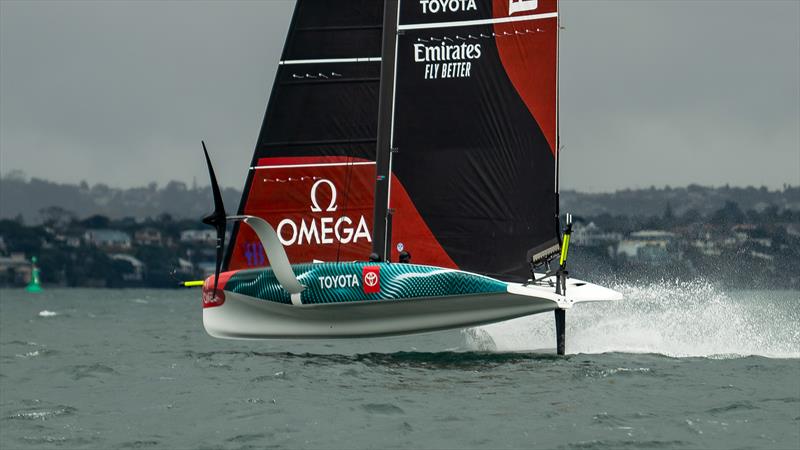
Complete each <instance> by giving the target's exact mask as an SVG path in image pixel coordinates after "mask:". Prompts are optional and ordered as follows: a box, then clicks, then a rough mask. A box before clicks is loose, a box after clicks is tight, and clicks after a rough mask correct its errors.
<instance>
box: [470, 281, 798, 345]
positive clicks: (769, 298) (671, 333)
mask: <svg viewBox="0 0 800 450" xmlns="http://www.w3.org/2000/svg"><path fill="white" fill-rule="evenodd" d="M611 287H612V288H613V289H615V290H617V291H620V292H622V293H623V294H625V300H623V301H621V302H610V303H588V304H579V305H577V306H575V307H573V308H572V309H570V310H568V311H567V353H572V354H575V353H605V352H624V353H659V354H663V355H667V356H673V357H689V356H700V357H736V356H747V355H759V356H766V357H770V358H800V298H797V297H798V294H797V292H786V291H775V292H771V291H738V292H731V293H726V292H724V291H723V290H722V289H720V288H719V287H717V286H716V285H714V284H713V283H710V282H707V281H701V280H698V281H664V282H661V283H656V284H647V285H636V284H630V283H618V284H616V285H612V286H611ZM464 336H465V338H466V340H467V346H468V347H469V348H471V349H474V350H483V351H526V350H534V349H541V348H553V347H554V346H555V325H554V320H553V315H552V314H540V315H536V316H530V317H524V318H520V319H515V320H511V321H508V322H502V323H498V324H492V325H487V326H483V327H477V328H473V329H470V330H466V331H465V333H464Z"/></svg>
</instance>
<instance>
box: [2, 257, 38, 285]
mask: <svg viewBox="0 0 800 450" xmlns="http://www.w3.org/2000/svg"><path fill="white" fill-rule="evenodd" d="M30 281H31V262H30V261H29V260H28V258H26V257H25V254H24V253H17V252H14V253H12V254H11V255H9V256H0V286H21V285H24V284H26V283H28V282H30Z"/></svg>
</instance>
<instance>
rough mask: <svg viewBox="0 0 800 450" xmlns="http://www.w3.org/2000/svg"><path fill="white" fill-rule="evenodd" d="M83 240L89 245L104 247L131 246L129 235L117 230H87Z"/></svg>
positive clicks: (119, 247) (120, 247)
mask: <svg viewBox="0 0 800 450" xmlns="http://www.w3.org/2000/svg"><path fill="white" fill-rule="evenodd" d="M83 240H84V241H86V243H87V244H89V245H94V246H95V247H100V248H104V249H128V248H131V237H130V235H129V234H128V233H125V232H122V231H118V230H108V229H100V230H87V231H86V233H84V235H83Z"/></svg>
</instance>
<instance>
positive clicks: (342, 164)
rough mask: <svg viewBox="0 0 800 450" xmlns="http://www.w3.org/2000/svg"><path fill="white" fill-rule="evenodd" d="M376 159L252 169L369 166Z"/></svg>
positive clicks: (254, 167)
mask: <svg viewBox="0 0 800 450" xmlns="http://www.w3.org/2000/svg"><path fill="white" fill-rule="evenodd" d="M374 164H375V161H357V162H341V163H318V164H282V165H277V166H253V167H251V168H250V170H254V169H293V168H295V167H336V166H369V165H374Z"/></svg>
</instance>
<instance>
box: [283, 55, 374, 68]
mask: <svg viewBox="0 0 800 450" xmlns="http://www.w3.org/2000/svg"><path fill="white" fill-rule="evenodd" d="M380 60H381V57H380V56H370V57H366V58H327V59H286V60H283V61H281V62H280V63H279V64H280V65H282V66H283V65H288V64H331V63H353V62H379V61H380Z"/></svg>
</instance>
